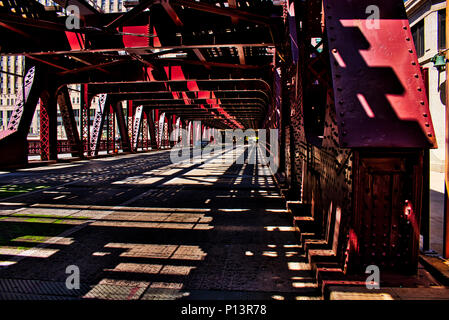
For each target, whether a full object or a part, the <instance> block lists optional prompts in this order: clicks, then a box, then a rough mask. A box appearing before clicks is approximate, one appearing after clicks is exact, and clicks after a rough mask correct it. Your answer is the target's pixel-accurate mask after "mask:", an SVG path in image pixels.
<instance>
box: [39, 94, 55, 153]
mask: <svg viewBox="0 0 449 320" xmlns="http://www.w3.org/2000/svg"><path fill="white" fill-rule="evenodd" d="M40 102H41V103H40V141H41V160H42V161H46V160H57V159H58V145H57V144H58V131H57V124H58V122H57V96H56V88H55V87H54V86H53V87H50V88H48V89H47V90H45V91H44V92H42V94H41V98H40Z"/></svg>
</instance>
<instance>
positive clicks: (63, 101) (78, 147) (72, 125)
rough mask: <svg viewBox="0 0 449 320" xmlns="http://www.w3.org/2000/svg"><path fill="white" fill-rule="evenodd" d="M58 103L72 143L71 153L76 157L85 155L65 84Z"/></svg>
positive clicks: (68, 137)
mask: <svg viewBox="0 0 449 320" xmlns="http://www.w3.org/2000/svg"><path fill="white" fill-rule="evenodd" d="M57 101H58V105H59V111H60V113H61V117H62V121H63V124H64V128H65V132H66V135H67V140H68V141H69V143H70V148H71V153H72V156H74V157H82V156H83V146H82V144H81V140H80V137H79V134H78V129H77V127H76V121H75V116H74V114H73V108H72V103H71V101H70V95H69V90H68V88H67V86H63V87H62V88H61V89H60V90H59V92H58V98H57Z"/></svg>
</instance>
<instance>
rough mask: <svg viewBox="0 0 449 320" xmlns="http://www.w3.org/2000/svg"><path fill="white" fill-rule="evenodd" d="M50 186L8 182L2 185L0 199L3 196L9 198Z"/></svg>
mask: <svg viewBox="0 0 449 320" xmlns="http://www.w3.org/2000/svg"><path fill="white" fill-rule="evenodd" d="M47 188H50V186H44V185H36V184H21V185H17V184H7V185H3V186H0V199H2V198H8V197H11V196H15V195H19V194H24V193H27V192H31V191H38V190H43V189H47Z"/></svg>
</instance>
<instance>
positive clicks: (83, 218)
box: [0, 212, 91, 220]
mask: <svg viewBox="0 0 449 320" xmlns="http://www.w3.org/2000/svg"><path fill="white" fill-rule="evenodd" d="M11 216H14V217H18V218H50V219H72V220H89V219H91V218H89V217H83V216H79V217H78V216H77V217H70V216H58V215H50V214H33V213H31V214H22V213H20V212H19V213H13V214H12V215H11ZM0 219H1V218H0Z"/></svg>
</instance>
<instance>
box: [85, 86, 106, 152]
mask: <svg viewBox="0 0 449 320" xmlns="http://www.w3.org/2000/svg"><path fill="white" fill-rule="evenodd" d="M98 100H99V101H98V105H97V109H96V110H95V119H94V123H93V127H92V133H91V140H90V148H89V153H90V155H91V156H96V155H98V151H99V149H100V142H101V136H102V133H103V125H104V120H105V118H106V113H107V112H108V110H109V108H108V104H109V96H108V95H107V94H100V96H99V99H98Z"/></svg>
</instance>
